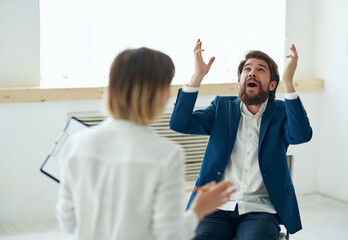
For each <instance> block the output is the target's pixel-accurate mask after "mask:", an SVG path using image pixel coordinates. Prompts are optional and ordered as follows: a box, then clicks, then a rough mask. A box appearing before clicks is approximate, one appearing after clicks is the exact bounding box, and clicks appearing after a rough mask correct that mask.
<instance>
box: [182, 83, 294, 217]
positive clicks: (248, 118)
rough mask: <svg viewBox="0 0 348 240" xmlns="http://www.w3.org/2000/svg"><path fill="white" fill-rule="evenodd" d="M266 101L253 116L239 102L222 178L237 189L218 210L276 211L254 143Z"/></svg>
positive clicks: (191, 89)
mask: <svg viewBox="0 0 348 240" xmlns="http://www.w3.org/2000/svg"><path fill="white" fill-rule="evenodd" d="M198 90H199V88H196V87H187V86H183V91H184V92H191V93H192V92H197V91H198ZM284 96H285V98H286V99H288V100H292V99H296V98H297V97H298V95H297V93H295V92H294V93H286V94H285V95H284ZM267 103H268V100H267V101H266V102H264V103H263V104H262V105H261V107H260V109H259V112H258V113H257V114H255V115H253V114H252V113H251V112H249V110H248V109H247V108H246V106H245V105H244V104H243V103H242V102H241V118H240V121H239V125H238V130H237V136H236V139H235V143H234V146H233V150H232V153H231V158H230V161H229V163H228V165H227V167H226V169H225V172H224V175H223V179H224V180H225V179H226V180H230V181H232V182H233V183H234V184H235V185H234V186H235V187H236V189H237V191H236V192H235V193H233V194H232V195H231V199H230V201H228V202H226V203H225V204H223V205H222V206H220V207H219V209H221V210H226V211H233V210H235V207H236V205H237V204H238V213H239V214H245V213H248V212H269V213H276V211H275V209H274V207H273V204H272V203H271V201H270V197H269V195H268V192H267V189H266V187H265V184H264V182H263V178H262V175H261V171H260V167H259V158H258V146H259V133H260V126H261V119H262V115H263V113H264V111H265V109H266V106H267Z"/></svg>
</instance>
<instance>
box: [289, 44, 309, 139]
mask: <svg viewBox="0 0 348 240" xmlns="http://www.w3.org/2000/svg"><path fill="white" fill-rule="evenodd" d="M290 50H291V51H292V53H293V54H292V55H291V54H290V55H288V56H287V58H290V61H289V63H288V65H287V66H286V68H285V70H284V73H283V79H282V80H283V86H284V92H285V95H284V97H285V107H286V115H287V123H286V128H285V137H286V139H287V140H288V142H289V144H300V143H304V142H308V141H309V140H310V139H311V138H312V128H311V126H310V123H309V119H308V117H307V113H306V110H305V109H304V107H303V104H302V102H301V100H300V98H299V97H298V94H297V93H296V92H295V87H294V83H293V78H294V74H295V70H296V68H297V62H298V54H297V51H296V48H295V45H294V44H292V45H291V48H290Z"/></svg>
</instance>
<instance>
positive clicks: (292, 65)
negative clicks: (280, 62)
mask: <svg viewBox="0 0 348 240" xmlns="http://www.w3.org/2000/svg"><path fill="white" fill-rule="evenodd" d="M290 50H291V51H292V53H293V55H291V54H290V55H288V56H286V57H287V58H290V62H289V63H288V65H287V66H286V68H285V70H284V73H283V86H284V92H286V93H291V92H295V87H294V83H293V78H294V74H295V70H296V68H297V62H298V55H297V51H296V48H295V45H294V44H292V45H291V47H290Z"/></svg>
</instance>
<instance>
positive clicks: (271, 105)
mask: <svg viewBox="0 0 348 240" xmlns="http://www.w3.org/2000/svg"><path fill="white" fill-rule="evenodd" d="M278 107H279V106H278V104H277V102H276V101H268V103H267V107H266V110H265V112H264V113H263V116H262V119H261V127H260V136H259V152H260V149H261V145H262V141H263V137H264V136H265V133H266V130H267V128H268V126H269V123H270V122H271V119H272V117H273V115H274V113H275V112H276V111H277V109H278Z"/></svg>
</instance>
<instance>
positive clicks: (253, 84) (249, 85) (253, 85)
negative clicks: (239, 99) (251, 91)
mask: <svg viewBox="0 0 348 240" xmlns="http://www.w3.org/2000/svg"><path fill="white" fill-rule="evenodd" d="M247 86H248V87H257V84H256V83H254V82H248V84H247Z"/></svg>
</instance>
